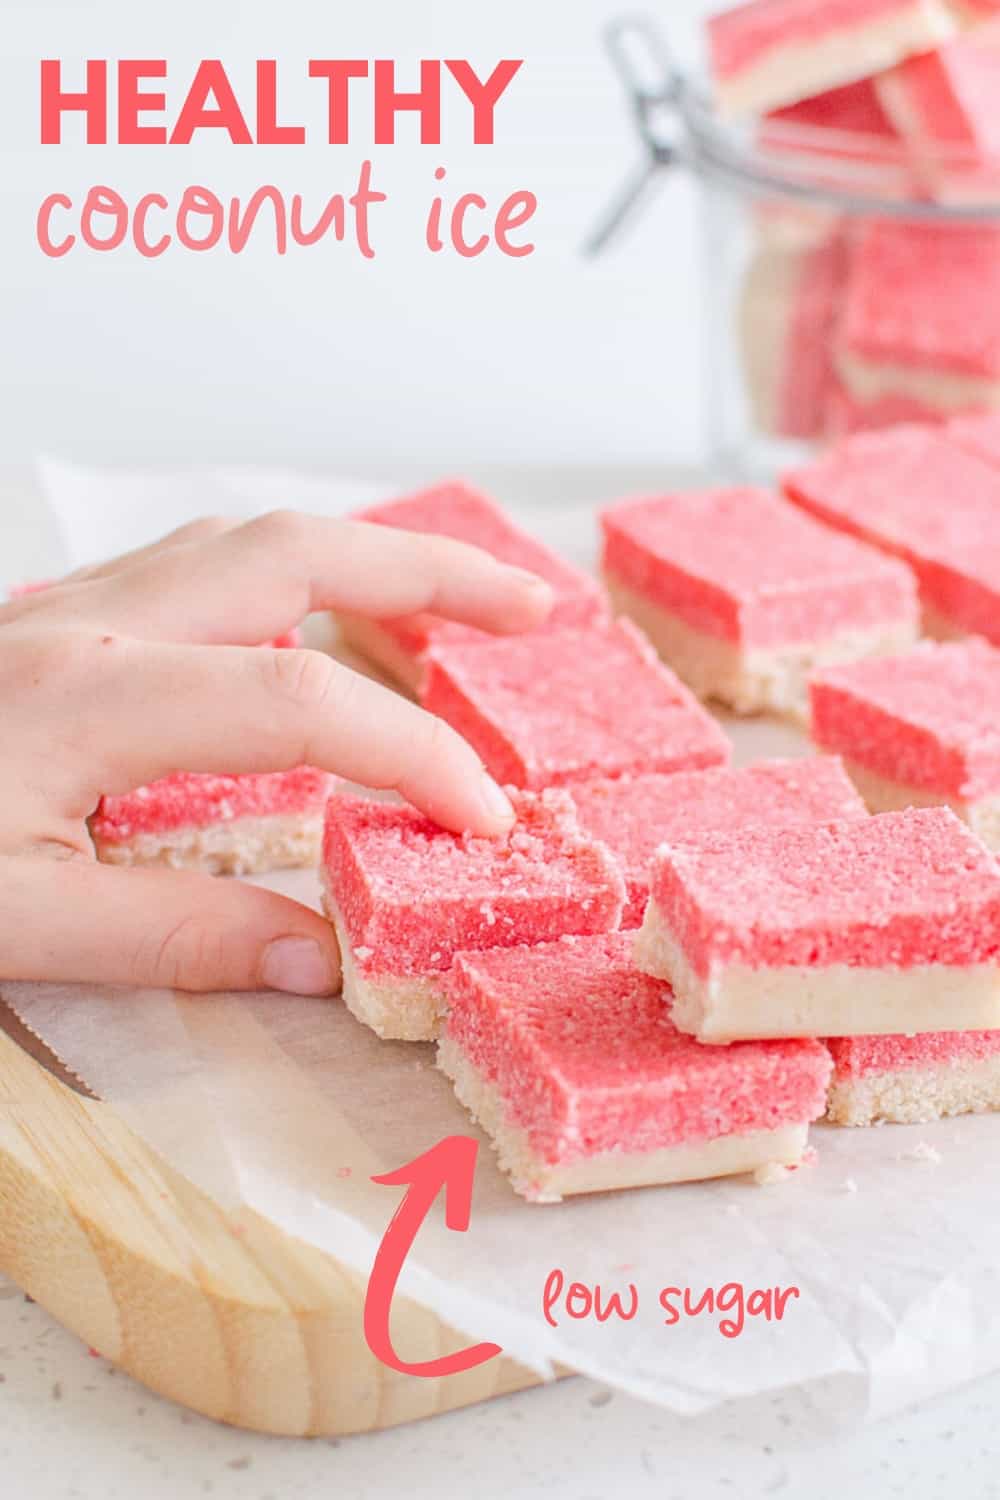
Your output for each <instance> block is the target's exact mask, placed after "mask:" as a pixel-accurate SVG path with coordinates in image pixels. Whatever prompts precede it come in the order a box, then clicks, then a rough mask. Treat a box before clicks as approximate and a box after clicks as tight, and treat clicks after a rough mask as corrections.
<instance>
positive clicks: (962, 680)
mask: <svg viewBox="0 0 1000 1500" xmlns="http://www.w3.org/2000/svg"><path fill="white" fill-rule="evenodd" d="M809 697H810V708H811V719H812V735H813V739H814V740H815V741H816V743H817V744H818V745H819V746H821V748H823V749H824V750H829V751H832V752H834V753H835V754H840V755H844V756H846V757H847V758H848V759H849V760H851V761H854V762H856V763H857V764H858V765H860V766H862V767H864V768H865V769H866V770H869V771H874V772H876V774H878V775H879V776H883V777H886V778H887V779H888V780H890V781H895V782H899V783H901V784H902V785H903V786H907V787H914V788H919V789H921V790H923V791H928V792H934V793H936V794H939V795H941V796H943V797H951V798H955V799H958V800H961V801H965V802H973V801H975V800H976V799H977V798H979V797H991V796H997V795H998V794H1000V651H997V650H996V649H995V648H994V647H992V646H990V645H988V644H987V643H986V642H985V641H978V640H970V641H955V642H949V643H947V644H945V645H935V644H933V643H931V642H924V643H923V644H921V645H919V646H918V647H916V649H915V650H913V651H910V652H908V653H907V654H906V655H905V656H894V657H881V658H872V659H870V660H868V661H863V662H852V663H850V664H845V665H844V666H842V667H830V668H827V669H826V670H824V671H822V672H819V673H817V674H816V675H815V676H814V677H813V679H812V681H811V682H810V685H809Z"/></svg>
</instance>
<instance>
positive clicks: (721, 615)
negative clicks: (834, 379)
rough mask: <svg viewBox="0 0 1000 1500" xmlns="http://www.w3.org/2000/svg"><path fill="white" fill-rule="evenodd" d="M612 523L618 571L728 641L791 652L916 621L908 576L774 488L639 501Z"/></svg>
mask: <svg viewBox="0 0 1000 1500" xmlns="http://www.w3.org/2000/svg"><path fill="white" fill-rule="evenodd" d="M601 526H602V529H603V532H604V552H603V565H604V568H605V571H606V572H607V574H609V575H610V576H613V577H614V578H615V579H616V580H618V581H620V582H621V583H623V584H625V585H626V586H627V587H628V588H629V589H631V590H633V591H634V592H635V593H637V594H640V595H641V596H642V597H643V598H646V599H649V600H650V601H651V602H652V603H654V604H658V605H660V606H662V607H663V608H664V609H667V610H669V611H671V613H673V614H675V615H679V616H680V618H681V619H682V620H684V621H686V623H687V624H689V625H691V626H693V627H694V629H696V630H702V631H704V632H706V633H707V634H709V635H713V636H720V637H722V638H723V639H725V640H730V641H737V642H740V643H743V644H746V645H748V646H779V645H786V644H792V643H799V642H811V641H816V640H822V639H824V638H826V637H828V636H830V635H833V634H834V633H836V632H838V631H844V630H863V629H865V628H867V627H877V626H879V625H885V624H887V623H890V622H892V623H895V622H897V621H901V620H914V619H915V618H916V614H917V601H916V590H915V587H914V583H913V579H912V577H911V575H910V574H909V572H908V571H907V569H906V568H904V567H900V566H899V564H898V563H893V562H890V561H888V560H887V559H886V558H885V557H882V556H879V554H878V553H877V552H875V551H874V550H873V549H872V548H870V547H866V546H863V545H859V543H858V542H856V541H854V540H852V539H850V538H847V537H843V536H840V537H838V536H834V535H832V534H831V532H830V530H829V528H828V527H825V526H820V525H817V524H816V522H815V521H812V520H809V519H808V518H807V517H805V516H803V515H801V514H797V513H796V511H795V509H794V507H792V506H789V505H788V504H787V503H786V502H785V501H784V500H782V499H780V498H779V497H778V496H776V495H772V494H769V493H768V492H767V491H766V490H760V489H753V488H743V489H720V490H701V491H691V492H688V493H679V494H672V495H657V496H653V497H651V498H649V499H642V500H629V501H625V502H624V503H623V504H620V505H617V506H615V507H614V508H612V509H611V510H606V511H604V512H603V513H602V515H601Z"/></svg>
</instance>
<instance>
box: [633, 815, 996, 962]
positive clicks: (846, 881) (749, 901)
mask: <svg viewBox="0 0 1000 1500" xmlns="http://www.w3.org/2000/svg"><path fill="white" fill-rule="evenodd" d="M652 895H653V898H654V900H655V901H656V905H657V908H658V910H659V912H660V915H661V916H662V917H663V919H664V920H665V922H666V923H667V925H668V927H669V929H670V931H671V933H672V934H673V936H674V937H675V939H676V941H677V942H678V943H679V944H680V946H681V949H682V951H683V953H684V955H685V957H686V959H687V961H688V963H689V964H690V965H691V966H692V967H693V968H694V969H695V971H696V972H697V973H698V974H700V975H702V976H707V975H708V974H709V973H710V972H711V970H712V969H713V967H717V966H725V965H727V964H741V965H746V966H747V967H750V968H762V967H778V968H782V967H789V966H794V967H806V968H813V969H816V968H827V967H829V966H830V965H832V964H848V965H853V966H858V967H862V968H879V967H882V966H888V967H891V968H902V969H906V968H912V967H914V966H915V965H921V964H943V965H948V966H952V967H954V966H960V967H961V966H965V965H968V964H979V963H992V962H996V961H997V960H998V958H1000V864H998V863H997V861H996V859H995V858H994V857H993V855H991V854H990V853H989V852H988V850H986V849H985V848H984V847H983V845H982V844H981V843H980V842H979V840H978V839H977V838H976V837H975V836H974V835H973V834H972V833H971V832H970V831H969V829H968V828H967V827H966V826H965V825H964V824H963V823H962V822H960V821H959V819H958V818H957V817H956V816H955V815H954V813H953V812H951V811H950V810H949V809H948V808H943V807H942V808H939V807H934V808H928V809H921V810H908V811H906V812H901V813H883V814H882V815H881V816H879V817H877V818H866V819H864V820H859V821H856V822H839V823H826V824H816V825H811V826H801V827H797V828H780V829H776V828H750V829H744V830H737V831H736V832H733V833H730V834H725V835H721V834H714V835H711V836H708V837H706V838H705V839H703V840H701V841H700V842H699V843H698V844H695V845H687V846H683V847H681V846H678V847H674V848H670V847H665V848H663V849H662V850H661V851H660V853H659V855H658V856H657V859H656V862H655V864H654V867H653V874H652Z"/></svg>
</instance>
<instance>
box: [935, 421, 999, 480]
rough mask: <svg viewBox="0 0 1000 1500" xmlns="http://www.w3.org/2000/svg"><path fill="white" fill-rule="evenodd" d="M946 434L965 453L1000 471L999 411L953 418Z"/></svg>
mask: <svg viewBox="0 0 1000 1500" xmlns="http://www.w3.org/2000/svg"><path fill="white" fill-rule="evenodd" d="M947 433H948V436H949V438H950V439H951V441H952V442H953V443H955V444H956V445H957V446H958V447H959V448H964V449H965V451H966V453H971V454H972V455H973V456H974V457H975V458H981V459H982V461H983V463H987V464H990V465H991V466H992V467H993V468H995V469H1000V411H984V412H975V413H970V414H969V415H968V416H962V417H953V418H952V420H951V421H950V422H949V423H948V426H947Z"/></svg>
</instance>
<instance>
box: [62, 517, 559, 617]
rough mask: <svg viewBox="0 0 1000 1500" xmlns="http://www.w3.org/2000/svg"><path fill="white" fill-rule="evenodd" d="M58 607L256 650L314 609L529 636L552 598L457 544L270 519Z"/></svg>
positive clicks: (309, 520) (99, 585) (136, 569)
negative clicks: (423, 618)
mask: <svg viewBox="0 0 1000 1500" xmlns="http://www.w3.org/2000/svg"><path fill="white" fill-rule="evenodd" d="M64 604H65V607H67V608H68V609H69V610H70V611H71V612H72V613H73V614H74V615H76V616H77V617H81V618H87V619H90V620H99V621H100V622H101V623H102V624H106V625H108V626H109V627H110V628H113V629H115V630H119V631H122V632H123V633H125V634H127V635H130V636H138V637H142V638H144V639H147V640H174V641H191V642H201V643H205V644H213V643H222V644H229V645H256V644H257V643H259V642H261V641H267V640H271V639H273V638H274V637H276V636H280V635H281V634H283V633H284V632H285V631H287V630H289V629H291V628H292V627H293V626H295V625H298V624H299V623H300V622H301V620H303V619H304V618H305V616H306V615H307V614H311V613H312V612H313V611H315V610H343V611H345V612H348V613H350V614H356V615H363V616H365V617H367V618H368V619H380V620H385V619H392V618H394V617H396V616H399V615H411V614H417V613H419V612H421V611H430V612H431V613H433V614H436V615H443V616H445V617H447V618H449V619H452V620H458V621H461V622H462V623H463V624H467V625H476V626H478V627H479V628H480V629H483V630H491V631H499V632H517V631H522V630H530V629H532V628H533V627H534V626H536V625H538V624H540V623H541V622H542V621H543V620H544V619H545V617H546V615H547V614H548V612H549V610H550V608H551V606H552V591H551V589H550V587H549V585H548V584H547V583H545V582H544V581H543V580H542V579H540V578H537V577H536V576H535V575H534V574H531V573H525V572H524V571H523V570H522V569H520V568H512V567H509V566H507V565H506V564H505V563H501V562H498V561H497V560H496V558H494V557H491V556H490V554H489V553H487V552H483V551H482V550H481V549H480V548H478V547H472V546H469V545H468V544H467V543H465V542H457V541H453V540H451V539H450V538H445V537H436V536H426V535H423V534H418V533H416V532H408V531H398V530H396V529H394V528H392V527H389V526H377V525H373V524H372V523H370V522H364V521H338V520H330V519H327V518H324V517H320V516H306V515H301V514H299V513H297V512H294V511H277V512H274V513H273V514H272V515H269V516H263V517H261V518H260V519H259V520H256V521H249V522H247V523H246V524H245V525H242V526H237V527H235V528H234V529H233V530H231V531H227V532H225V533H224V534H223V535H221V536H215V537H211V538H209V539H208V540H207V541H205V542H202V543H196V544H192V545H188V546H186V547H183V548H168V549H166V550H163V551H160V552H158V553H157V554H155V555H153V556H151V557H149V558H148V559H147V560H146V561H145V562H139V563H134V564H133V565H132V566H131V567H130V568H129V569H128V570H127V572H124V573H116V574H114V575H112V576H110V577H107V578H101V579H95V580H94V581H93V582H92V583H91V584H89V585H86V586H84V587H81V588H80V589H79V590H78V591H77V592H76V593H75V594H74V596H73V598H72V599H70V600H66V601H64Z"/></svg>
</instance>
